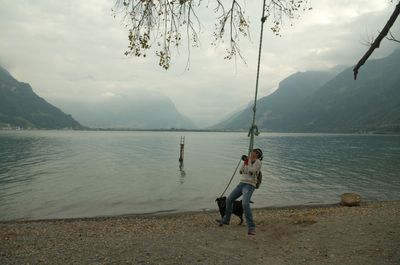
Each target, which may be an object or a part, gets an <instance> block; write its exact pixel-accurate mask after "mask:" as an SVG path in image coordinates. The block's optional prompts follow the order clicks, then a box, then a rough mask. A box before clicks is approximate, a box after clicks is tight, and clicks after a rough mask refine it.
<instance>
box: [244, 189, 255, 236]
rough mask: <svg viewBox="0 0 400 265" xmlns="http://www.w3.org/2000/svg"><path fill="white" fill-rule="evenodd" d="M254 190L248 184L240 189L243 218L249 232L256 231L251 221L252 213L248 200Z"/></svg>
mask: <svg viewBox="0 0 400 265" xmlns="http://www.w3.org/2000/svg"><path fill="white" fill-rule="evenodd" d="M254 189H255V187H254V186H253V185H250V184H244V185H243V188H242V193H243V198H242V205H243V211H244V216H245V217H246V223H247V228H248V229H249V231H254V230H255V229H256V225H255V223H254V220H253V213H252V211H251V208H250V199H251V196H252V195H253V192H254Z"/></svg>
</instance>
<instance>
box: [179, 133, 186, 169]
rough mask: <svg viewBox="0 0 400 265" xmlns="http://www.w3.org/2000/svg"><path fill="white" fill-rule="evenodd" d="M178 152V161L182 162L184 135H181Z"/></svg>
mask: <svg viewBox="0 0 400 265" xmlns="http://www.w3.org/2000/svg"><path fill="white" fill-rule="evenodd" d="M180 147H181V149H180V153H179V162H181V163H182V162H183V152H184V149H185V136H181V141H180Z"/></svg>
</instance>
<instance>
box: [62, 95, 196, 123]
mask: <svg viewBox="0 0 400 265" xmlns="http://www.w3.org/2000/svg"><path fill="white" fill-rule="evenodd" d="M58 105H60V106H62V107H63V109H65V110H67V111H68V112H70V113H72V115H74V117H76V118H77V120H78V121H80V122H82V123H83V124H85V125H87V126H90V127H93V128H115V129H122V128H129V129H171V128H177V129H195V128H196V125H195V124H194V123H193V122H192V121H191V120H190V119H189V118H187V117H185V116H183V115H182V114H181V113H179V111H178V110H177V109H176V107H175V105H174V103H173V102H172V101H171V99H170V98H168V97H166V96H163V95H159V94H156V93H151V92H146V91H142V92H141V93H140V95H139V94H135V95H111V96H109V97H108V98H107V99H105V100H103V101H102V102H95V103H79V102H65V101H63V102H62V101H60V102H58Z"/></svg>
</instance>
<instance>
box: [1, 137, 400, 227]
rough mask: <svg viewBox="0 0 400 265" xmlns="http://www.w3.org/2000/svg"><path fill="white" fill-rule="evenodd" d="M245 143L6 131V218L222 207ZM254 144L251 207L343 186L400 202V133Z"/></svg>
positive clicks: (335, 192)
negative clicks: (260, 155)
mask: <svg viewBox="0 0 400 265" xmlns="http://www.w3.org/2000/svg"><path fill="white" fill-rule="evenodd" d="M180 136H185V137H186V145H185V160H184V167H183V170H180V168H179V163H178V157H179V140H180ZM248 141H249V139H248V138H247V133H205V132H96V131H0V220H13V219H20V218H25V219H42V218H65V217H67V218H68V217H92V216H106V215H124V214H142V213H155V212H180V211H196V210H208V209H216V205H215V202H214V201H215V198H217V197H218V196H219V195H220V194H221V193H222V191H223V190H224V189H225V187H226V185H227V183H228V181H229V179H230V177H231V175H232V173H233V171H234V169H235V167H236V165H237V163H238V162H239V159H240V157H241V155H242V154H245V153H246V150H247V148H248ZM255 145H256V146H257V147H260V148H261V149H263V151H264V161H263V176H264V177H263V183H262V186H261V188H260V189H258V190H256V192H255V194H254V196H253V200H254V201H255V203H254V205H253V207H275V206H288V205H307V204H321V203H335V202H338V200H339V196H340V194H342V193H344V192H357V193H359V194H361V196H362V197H363V198H364V199H365V200H373V201H374V200H394V199H400V136H378V135H328V134H269V133H262V134H261V135H260V136H258V137H256V144H255ZM238 180H239V176H238V175H236V177H235V179H234V180H233V182H232V184H231V186H230V187H229V189H228V192H229V191H230V190H232V188H233V187H234V185H236V184H237V183H238Z"/></svg>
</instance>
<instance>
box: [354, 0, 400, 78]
mask: <svg viewBox="0 0 400 265" xmlns="http://www.w3.org/2000/svg"><path fill="white" fill-rule="evenodd" d="M399 14H400V2H399V3H398V4H397V5H396V8H395V9H394V11H393V13H392V15H391V16H390V18H389V20H388V21H387V22H386V25H385V26H384V27H383V29H382V31H381V32H380V33H379V35H378V37H377V38H376V39H375V41H374V42H373V43H372V44H371V46H370V48H369V49H368V51H367V52H366V53H365V54H364V56H363V57H362V58H361V59H360V61H359V62H358V63H357V65H356V66H355V67H354V68H353V72H354V80H356V79H357V74H358V70H359V69H360V67H361V66H362V65H364V63H365V62H366V61H367V60H368V58H369V57H370V56H371V54H372V52H373V51H374V50H375V49H377V48H379V46H380V44H381V41H382V39H383V38H384V37H385V36H386V35H387V34H388V32H389V30H390V28H391V27H392V26H393V24H394V22H395V21H396V19H397V17H398V16H399Z"/></svg>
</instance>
